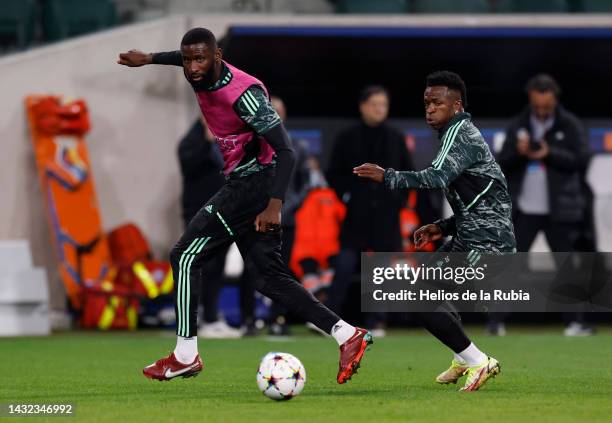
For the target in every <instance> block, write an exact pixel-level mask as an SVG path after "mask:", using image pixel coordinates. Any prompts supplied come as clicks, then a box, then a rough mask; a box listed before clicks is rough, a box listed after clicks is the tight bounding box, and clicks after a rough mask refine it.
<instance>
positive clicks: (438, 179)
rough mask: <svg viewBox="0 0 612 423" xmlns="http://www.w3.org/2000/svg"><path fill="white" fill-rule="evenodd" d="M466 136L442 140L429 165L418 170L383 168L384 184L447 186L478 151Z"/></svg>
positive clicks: (428, 186) (472, 160) (423, 187)
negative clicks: (436, 153)
mask: <svg viewBox="0 0 612 423" xmlns="http://www.w3.org/2000/svg"><path fill="white" fill-rule="evenodd" d="M474 148H475V147H474V145H472V144H471V143H470V142H469V139H467V137H466V136H464V135H461V134H457V135H456V136H455V137H453V139H451V140H448V142H446V143H445V142H443V143H442V146H441V147H440V151H439V152H438V155H437V156H436V159H435V160H434V161H433V162H432V164H431V166H430V167H428V168H426V169H423V170H421V171H418V172H411V171H404V172H402V171H396V170H394V169H391V168H389V169H387V170H385V184H386V185H387V187H389V188H390V189H401V188H421V189H443V188H447V187H448V186H449V185H450V184H451V182H453V181H454V180H455V178H457V177H458V176H459V175H460V174H461V173H463V171H464V170H466V169H467V168H469V167H470V166H471V165H472V164H473V163H474V162H475V161H476V160H477V156H478V153H477V152H476V151H474Z"/></svg>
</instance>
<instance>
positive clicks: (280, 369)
mask: <svg viewBox="0 0 612 423" xmlns="http://www.w3.org/2000/svg"><path fill="white" fill-rule="evenodd" d="M304 383H306V369H304V366H303V365H302V363H301V362H300V360H298V359H297V358H296V357H294V356H293V355H291V354H288V353H282V352H270V353H268V354H266V355H265V356H264V358H262V359H261V363H260V364H259V370H258V371H257V385H258V386H259V390H260V391H261V392H263V394H264V395H265V396H267V397H268V398H270V399H273V400H289V399H291V398H293V397H295V396H296V395H299V393H300V392H302V389H304Z"/></svg>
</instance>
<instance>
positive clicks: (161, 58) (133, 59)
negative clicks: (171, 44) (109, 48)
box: [117, 50, 183, 68]
mask: <svg viewBox="0 0 612 423" xmlns="http://www.w3.org/2000/svg"><path fill="white" fill-rule="evenodd" d="M117 63H118V64H120V65H124V66H129V67H131V68H136V67H140V66H144V65H173V66H181V67H182V66H183V57H182V56H181V52H180V51H178V50H177V51H168V52H160V53H144V52H142V51H140V50H130V51H127V52H125V53H119V59H118V60H117Z"/></svg>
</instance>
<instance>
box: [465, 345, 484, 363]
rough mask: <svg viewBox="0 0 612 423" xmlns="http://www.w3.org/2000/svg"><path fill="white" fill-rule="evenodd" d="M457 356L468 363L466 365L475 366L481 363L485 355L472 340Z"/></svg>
mask: <svg viewBox="0 0 612 423" xmlns="http://www.w3.org/2000/svg"><path fill="white" fill-rule="evenodd" d="M459 356H460V357H461V358H462V359H463V360H464V361H465V362H466V363H467V364H468V366H477V365H479V364H482V363H483V362H484V361H485V360H486V359H487V356H486V355H485V353H483V352H482V351H480V350H479V349H478V348H477V347H476V345H474V343H473V342H472V343H471V344H470V345H469V346H468V347H467V348H466V349H464V350H463V351H461V352H460V353H459Z"/></svg>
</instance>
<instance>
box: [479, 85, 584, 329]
mask: <svg viewBox="0 0 612 423" xmlns="http://www.w3.org/2000/svg"><path fill="white" fill-rule="evenodd" d="M526 91H527V96H528V97H529V105H528V106H527V107H526V108H525V109H524V110H523V111H522V112H521V114H520V115H518V116H517V117H516V118H515V119H514V122H513V123H512V124H511V125H510V127H509V128H508V130H507V132H506V142H505V143H504V146H503V149H502V151H501V153H500V155H499V163H500V165H501V167H502V169H503V171H504V173H505V175H506V178H507V179H508V187H509V189H510V194H511V196H512V204H513V205H514V207H513V210H514V228H515V234H516V243H517V250H518V251H519V252H527V251H529V249H530V248H531V245H532V244H533V241H534V239H535V237H536V235H537V234H538V232H539V231H544V235H545V236H546V241H547V242H548V245H549V247H550V250H551V251H553V252H569V251H574V249H575V248H574V243H575V241H576V240H577V238H578V237H579V235H580V233H579V231H580V229H579V228H580V225H581V224H582V222H583V221H584V219H585V217H586V201H587V192H585V189H584V185H583V183H582V175H583V173H584V171H585V169H586V166H587V164H588V161H589V157H590V154H589V151H588V146H587V141H586V136H585V132H584V129H583V127H582V125H581V123H580V121H579V120H578V118H577V117H576V116H575V115H574V114H572V113H570V112H569V111H567V110H566V109H565V108H563V106H561V105H560V104H559V95H560V93H561V89H560V88H559V85H558V84H557V82H556V81H555V80H554V79H553V78H552V77H551V76H550V75H546V74H539V75H536V76H534V77H532V78H531V79H530V80H529V81H528V82H527V86H526ZM495 317H499V316H493V321H491V322H490V324H489V329H488V330H489V332H491V333H492V334H503V333H504V332H505V328H504V326H503V323H502V322H501V321H498V320H496V319H495ZM570 320H574V321H572V322H568V323H569V325H568V328H567V330H566V334H567V335H570V336H572V335H585V334H587V333H585V332H584V331H587V332H588V331H589V330H588V329H587V328H585V327H584V326H583V325H582V323H583V322H582V321H581V320H582V319H581V317H580V316H577V315H572V317H571V318H570ZM575 320H577V321H575Z"/></svg>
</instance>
